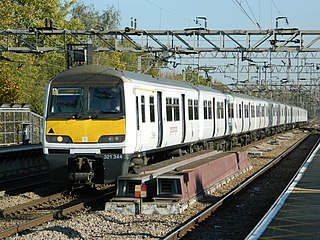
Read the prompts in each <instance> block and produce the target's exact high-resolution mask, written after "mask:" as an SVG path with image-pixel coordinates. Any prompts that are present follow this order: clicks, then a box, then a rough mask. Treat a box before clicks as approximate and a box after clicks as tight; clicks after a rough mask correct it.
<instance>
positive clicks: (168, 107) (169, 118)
mask: <svg viewBox="0 0 320 240" xmlns="http://www.w3.org/2000/svg"><path fill="white" fill-rule="evenodd" d="M166 111H167V121H168V122H171V121H172V98H166Z"/></svg>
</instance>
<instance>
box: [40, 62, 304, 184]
mask: <svg viewBox="0 0 320 240" xmlns="http://www.w3.org/2000/svg"><path fill="white" fill-rule="evenodd" d="M44 119H45V121H44V139H43V147H44V154H45V157H46V160H47V161H48V165H49V171H50V177H51V180H52V181H53V182H63V183H66V184H78V183H79V184H86V183H88V184H98V183H107V182H110V181H112V180H115V179H116V177H117V176H119V175H122V174H126V173H128V171H129V169H130V167H135V166H137V165H145V164H147V162H149V161H157V160H159V159H162V158H166V157H171V156H179V155H182V154H184V153H187V152H192V151H198V150H201V149H214V148H215V149H224V150H226V149H229V148H230V147H233V146H235V145H237V144H247V143H249V142H251V141H253V140H255V139H260V138H262V137H263V136H265V135H270V134H273V133H275V132H279V131H284V130H286V129H291V128H293V127H296V126H299V125H301V124H303V123H305V122H307V120H308V116H307V111H306V110H305V109H302V108H299V107H295V106H289V105H285V104H281V103H278V102H273V101H269V100H262V99H258V98H254V97H249V96H245V95H233V94H224V93H222V92H219V91H216V90H214V89H212V88H210V87H206V86H198V85H193V84H190V83H187V82H183V81H174V80H169V79H164V78H155V77H152V76H149V75H145V74H140V73H134V72H128V71H118V70H114V69H111V68H108V67H103V66H95V65H86V66H78V67H74V68H71V69H69V70H66V71H64V72H62V73H60V74H58V75H57V76H56V77H55V78H53V79H52V80H51V81H50V82H49V84H48V86H47V91H46V108H45V113H44Z"/></svg>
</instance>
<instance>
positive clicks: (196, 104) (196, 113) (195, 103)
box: [193, 100, 199, 120]
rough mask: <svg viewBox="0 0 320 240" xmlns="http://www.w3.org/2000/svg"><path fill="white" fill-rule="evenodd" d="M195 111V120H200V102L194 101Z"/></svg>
mask: <svg viewBox="0 0 320 240" xmlns="http://www.w3.org/2000/svg"><path fill="white" fill-rule="evenodd" d="M193 109H194V119H195V120H198V119H199V103H198V100H194V105H193Z"/></svg>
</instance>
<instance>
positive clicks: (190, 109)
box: [188, 99, 193, 120]
mask: <svg viewBox="0 0 320 240" xmlns="http://www.w3.org/2000/svg"><path fill="white" fill-rule="evenodd" d="M188 113H189V114H188V115H189V120H193V101H192V99H188Z"/></svg>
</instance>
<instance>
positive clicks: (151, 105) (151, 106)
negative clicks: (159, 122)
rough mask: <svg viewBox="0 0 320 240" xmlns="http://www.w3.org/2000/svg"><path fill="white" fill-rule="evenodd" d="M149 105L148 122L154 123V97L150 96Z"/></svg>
mask: <svg viewBox="0 0 320 240" xmlns="http://www.w3.org/2000/svg"><path fill="white" fill-rule="evenodd" d="M149 104H150V122H155V111H154V96H150V98H149Z"/></svg>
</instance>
